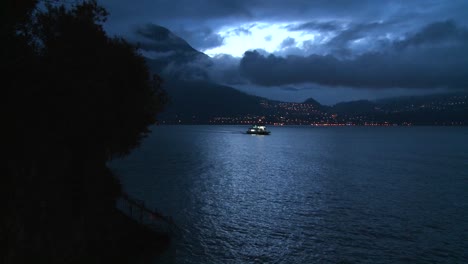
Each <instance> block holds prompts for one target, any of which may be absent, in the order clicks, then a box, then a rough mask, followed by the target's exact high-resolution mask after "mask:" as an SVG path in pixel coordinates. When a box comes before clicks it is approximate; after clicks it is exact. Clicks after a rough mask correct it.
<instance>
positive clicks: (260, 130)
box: [247, 125, 271, 135]
mask: <svg viewBox="0 0 468 264" xmlns="http://www.w3.org/2000/svg"><path fill="white" fill-rule="evenodd" d="M270 133H271V132H270V131H268V130H267V129H266V126H257V125H253V126H252V127H251V128H249V130H247V134H253V135H270Z"/></svg>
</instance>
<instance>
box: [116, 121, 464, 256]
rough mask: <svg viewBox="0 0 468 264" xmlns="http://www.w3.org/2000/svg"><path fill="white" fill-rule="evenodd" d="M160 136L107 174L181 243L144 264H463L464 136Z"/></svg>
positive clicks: (440, 132) (203, 131)
mask: <svg viewBox="0 0 468 264" xmlns="http://www.w3.org/2000/svg"><path fill="white" fill-rule="evenodd" d="M246 129H247V127H245V126H158V127H154V129H153V134H152V135H151V136H150V137H149V138H148V139H147V140H146V141H145V142H144V144H143V145H142V147H141V148H140V149H138V150H136V151H135V152H134V153H133V154H132V155H130V156H129V157H127V158H125V159H124V160H118V161H115V162H113V163H112V164H111V167H112V168H114V170H115V171H116V172H117V173H118V174H119V175H120V177H121V179H122V182H123V185H124V186H125V189H126V190H127V191H128V192H129V193H130V194H132V195H133V196H136V197H139V198H141V199H143V200H145V201H146V203H147V204H149V205H150V206H152V207H157V208H159V209H160V210H161V211H163V212H164V213H167V214H170V215H172V216H173V217H174V219H175V221H176V222H177V223H178V225H179V226H180V227H181V228H182V230H183V231H182V234H181V236H180V237H179V238H178V239H177V240H176V241H175V243H174V245H173V246H172V248H171V249H170V250H169V251H168V252H167V253H166V254H165V255H164V256H162V257H159V258H156V259H154V260H152V261H148V263H160V262H162V263H468V128H457V127H391V128H381V127H377V128H375V127H374V128H369V127H339V128H316V127H271V128H270V129H271V131H272V135H271V136H251V135H245V134H242V133H243V132H244V131H245V130H246Z"/></svg>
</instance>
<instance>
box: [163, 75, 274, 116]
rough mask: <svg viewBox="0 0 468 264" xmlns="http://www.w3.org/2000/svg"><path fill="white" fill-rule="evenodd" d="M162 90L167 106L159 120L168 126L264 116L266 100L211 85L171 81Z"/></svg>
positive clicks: (221, 86) (204, 82)
mask: <svg viewBox="0 0 468 264" xmlns="http://www.w3.org/2000/svg"><path fill="white" fill-rule="evenodd" d="M165 88H166V91H167V92H168V94H169V95H170V102H169V106H168V109H167V111H165V112H164V113H163V114H162V115H161V119H162V120H164V121H166V122H170V123H178V122H179V120H180V122H181V123H208V122H209V121H210V120H213V119H214V118H221V117H230V118H235V117H244V116H247V115H251V114H255V115H263V114H265V113H266V109H265V108H264V107H262V102H264V101H265V100H267V99H264V98H261V97H257V96H253V95H248V94H245V93H243V92H241V91H238V90H236V89H234V88H231V87H228V86H223V85H219V84H215V83H212V82H207V81H184V80H170V81H168V82H167V83H165Z"/></svg>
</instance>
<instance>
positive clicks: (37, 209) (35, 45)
mask: <svg viewBox="0 0 468 264" xmlns="http://www.w3.org/2000/svg"><path fill="white" fill-rule="evenodd" d="M20 2H21V3H23V4H24V5H20V4H15V1H10V0H8V1H6V2H3V3H2V5H4V7H5V9H2V11H3V13H4V15H5V16H2V22H3V23H2V28H1V32H0V34H1V35H2V40H3V39H4V40H5V41H4V44H5V45H4V46H3V48H2V53H1V59H2V65H1V67H2V68H1V70H2V72H3V73H4V74H5V78H4V80H2V82H3V84H4V85H2V94H3V95H4V97H3V98H4V100H2V101H3V102H2V103H3V104H2V117H3V118H2V121H3V122H4V124H6V126H5V129H4V131H2V136H1V142H2V147H3V150H4V152H5V153H6V154H7V155H6V156H7V157H6V158H5V159H3V160H2V163H3V170H4V173H3V174H2V176H1V177H2V179H1V181H2V184H0V185H1V186H2V187H0V188H1V190H0V191H1V193H2V196H3V197H2V201H3V202H4V203H5V206H4V207H3V208H5V211H4V213H5V214H4V215H5V217H4V218H2V222H1V223H0V224H1V226H0V239H1V242H2V243H5V244H6V246H5V247H2V248H3V249H4V250H5V253H4V254H2V256H5V259H6V260H10V261H12V260H17V259H18V258H19V256H23V257H24V256H25V255H28V256H31V257H37V256H46V259H47V260H48V262H49V263H50V262H54V261H55V260H58V259H61V258H65V257H68V258H70V256H72V255H74V254H75V255H76V254H81V255H84V254H88V253H89V251H90V248H93V247H97V246H98V244H99V243H100V242H99V241H102V239H104V238H105V237H106V236H107V235H106V234H105V232H104V231H102V230H103V227H104V226H105V225H106V223H107V224H108V221H111V220H109V219H110V218H109V217H110V215H111V214H112V210H114V203H115V199H116V198H117V197H118V195H119V194H120V185H119V183H118V180H117V179H115V177H114V176H113V175H112V173H111V172H110V171H109V169H108V168H107V167H106V161H108V160H110V159H112V158H113V157H116V156H121V155H126V154H128V153H129V152H130V151H131V150H132V149H133V148H135V147H137V146H138V145H139V144H140V143H141V140H142V139H143V138H144V137H145V136H146V135H147V134H148V133H149V129H148V127H149V126H150V125H151V124H153V123H155V122H156V114H157V113H158V112H160V111H162V109H163V107H164V105H165V103H166V101H167V97H166V94H165V92H164V90H163V89H162V86H161V84H162V81H161V79H160V78H159V77H158V76H151V75H150V73H149V71H148V68H147V66H146V64H145V60H144V58H143V57H142V56H141V55H140V54H139V53H138V51H137V50H136V48H134V47H133V46H131V45H130V44H128V43H127V42H126V41H125V40H123V39H121V38H110V37H108V36H107V35H106V33H105V31H104V30H103V27H102V23H103V22H104V21H105V19H106V16H107V12H106V11H105V10H104V9H103V8H101V7H99V6H98V5H97V3H96V1H84V2H82V3H81V4H79V5H75V6H73V7H71V8H66V7H65V6H63V5H57V4H55V5H52V4H47V5H46V8H45V9H43V10H42V11H40V10H39V9H35V6H36V4H37V2H36V1H23V2H22V1H20ZM2 15H3V14H2ZM103 232H104V233H103ZM38 241H40V242H41V243H38ZM90 241H95V242H93V243H91V242H90ZM72 245H75V246H72ZM76 245H81V247H78V248H77V249H74V250H72V251H73V252H74V253H70V248H76ZM80 250H81V251H80ZM77 252H78V253H77ZM80 252H81V253H80ZM0 253H2V252H0Z"/></svg>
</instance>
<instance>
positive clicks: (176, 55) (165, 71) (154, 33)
mask: <svg viewBox="0 0 468 264" xmlns="http://www.w3.org/2000/svg"><path fill="white" fill-rule="evenodd" d="M137 33H138V34H139V35H140V36H143V37H144V40H143V41H141V42H138V46H139V47H140V48H141V49H142V50H145V51H150V52H146V58H147V60H146V62H147V64H148V66H149V68H150V70H151V71H152V72H154V73H158V74H159V75H161V76H162V77H163V78H164V79H179V80H208V73H207V68H209V67H210V66H211V65H212V62H211V59H210V57H209V56H208V55H206V54H204V53H202V52H199V51H197V50H196V49H194V48H193V47H192V46H190V45H189V44H188V43H187V42H186V41H185V40H184V39H182V38H180V37H179V36H177V35H175V34H174V33H172V32H171V31H170V30H168V29H167V28H164V27H161V26H158V25H153V24H151V25H147V26H146V27H143V28H141V29H139V30H138V32H137Z"/></svg>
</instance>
